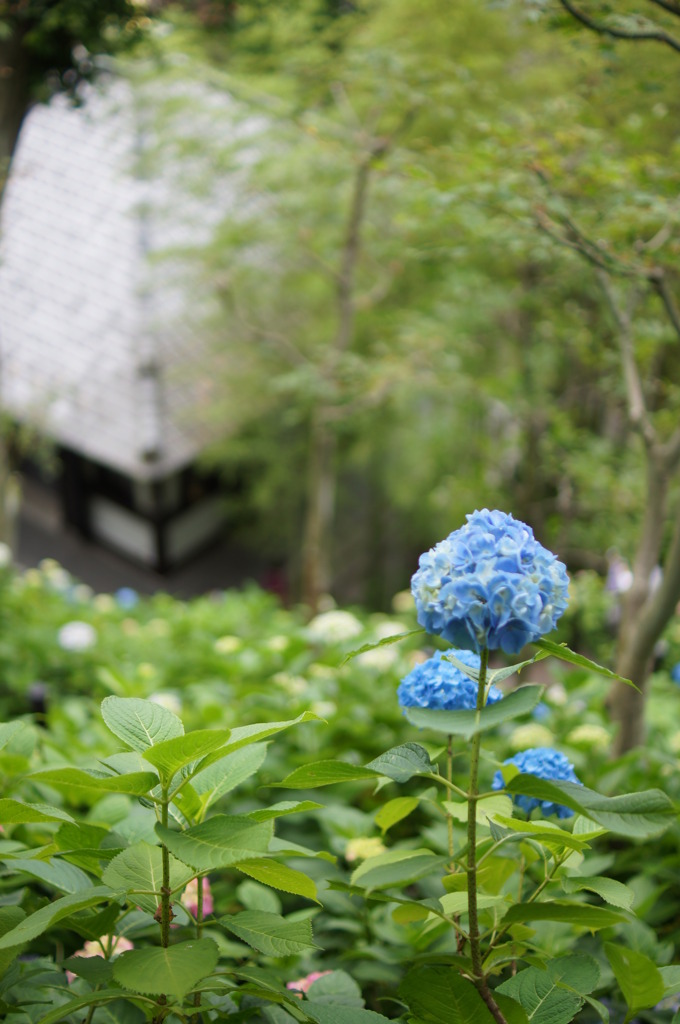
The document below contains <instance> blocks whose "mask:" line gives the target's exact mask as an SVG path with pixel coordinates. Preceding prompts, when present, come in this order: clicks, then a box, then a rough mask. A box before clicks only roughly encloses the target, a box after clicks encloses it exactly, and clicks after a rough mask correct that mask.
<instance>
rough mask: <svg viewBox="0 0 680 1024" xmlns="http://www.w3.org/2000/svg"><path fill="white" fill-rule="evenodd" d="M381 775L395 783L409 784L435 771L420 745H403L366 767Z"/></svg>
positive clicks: (388, 751)
mask: <svg viewBox="0 0 680 1024" xmlns="http://www.w3.org/2000/svg"><path fill="white" fill-rule="evenodd" d="M365 767H366V768H370V769H372V771H374V772H377V773H378V774H379V775H386V776H387V778H388V779H392V780H393V781H394V782H408V780H409V779H412V778H413V776H414V775H422V774H424V773H425V774H427V773H429V772H432V771H434V765H433V764H432V763H431V762H430V755H429V754H428V752H427V751H426V750H425V748H424V747H421V746H420V745H419V744H418V743H402V744H401V745H400V746H398V747H392V749H391V750H387V751H386V752H385V753H384V754H381V755H380V757H376V758H375V759H374V760H373V761H369V763H368V764H367V765H366V766H365Z"/></svg>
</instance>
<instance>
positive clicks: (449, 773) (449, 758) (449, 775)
mask: <svg viewBox="0 0 680 1024" xmlns="http://www.w3.org/2000/svg"><path fill="white" fill-rule="evenodd" d="M446 781H447V782H448V784H449V786H451V787H452V786H453V736H451V734H450V733H449V738H448V741H447V744H446ZM446 828H447V832H448V840H449V871H450V872H451V873H452V874H453V872H454V871H455V870H456V865H455V863H454V858H453V853H454V850H453V815H452V814H451V812H450V811H447V813H446Z"/></svg>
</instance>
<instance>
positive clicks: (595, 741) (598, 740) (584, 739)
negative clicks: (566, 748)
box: [567, 722, 611, 749]
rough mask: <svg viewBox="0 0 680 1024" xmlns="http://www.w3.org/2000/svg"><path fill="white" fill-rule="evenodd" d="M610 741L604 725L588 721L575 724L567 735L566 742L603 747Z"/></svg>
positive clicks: (577, 745) (579, 745) (582, 745)
mask: <svg viewBox="0 0 680 1024" xmlns="http://www.w3.org/2000/svg"><path fill="white" fill-rule="evenodd" d="M610 742H611V737H610V735H609V733H608V732H607V730H606V729H605V728H604V726H602V725H595V724H594V723H593V724H591V723H589V722H584V723H583V725H577V726H576V728H575V729H572V730H571V732H570V733H569V735H568V736H567V743H572V744H573V745H574V746H576V747H593V748H599V749H603V748H605V747H608V746H609V744H610Z"/></svg>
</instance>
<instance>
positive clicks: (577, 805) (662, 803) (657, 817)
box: [505, 772, 674, 838]
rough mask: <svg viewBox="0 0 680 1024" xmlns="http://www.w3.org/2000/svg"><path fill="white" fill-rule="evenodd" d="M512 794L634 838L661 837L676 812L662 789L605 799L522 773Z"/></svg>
mask: <svg viewBox="0 0 680 1024" xmlns="http://www.w3.org/2000/svg"><path fill="white" fill-rule="evenodd" d="M505 788H506V790H507V792H508V793H523V794H525V795H526V796H533V797H537V798H538V799H539V800H549V801H552V802H554V803H557V804H562V805H563V806H565V807H569V808H571V810H572V811H577V812H578V813H579V814H582V815H584V817H586V818H590V819H591V820H592V821H595V822H597V824H598V825H602V826H603V827H604V828H606V829H609V831H610V832H619V833H621V834H622V835H625V836H628V837H631V838H647V837H649V836H655V835H658V834H659V833H660V832H663V831H664V829H666V828H668V826H669V825H670V824H671V815H673V814H674V809H673V805H672V803H671V801H670V800H669V799H668V797H667V796H666V794H665V793H663V792H662V791H661V790H660V789H646V790H643V791H642V792H640V793H626V794H622V795H621V796H612V797H607V796H602V795H601V794H600V793H595V792H594V791H593V790H592V789H587V788H586V787H585V786H579V785H577V784H576V783H574V782H554V781H550V782H549V781H548V780H547V779H539V778H537V777H536V776H535V775H529V774H527V773H524V772H518V773H517V775H515V776H514V777H513V778H512V779H511V780H510V781H509V782H507V783H506V786H505Z"/></svg>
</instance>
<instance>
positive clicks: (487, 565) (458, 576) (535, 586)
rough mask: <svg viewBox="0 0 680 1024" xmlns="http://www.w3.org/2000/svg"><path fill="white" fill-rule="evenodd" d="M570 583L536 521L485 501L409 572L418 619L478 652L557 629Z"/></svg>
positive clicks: (515, 646) (512, 648) (511, 646)
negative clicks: (540, 540)
mask: <svg viewBox="0 0 680 1024" xmlns="http://www.w3.org/2000/svg"><path fill="white" fill-rule="evenodd" d="M568 586H569V578H568V576H567V570H566V567H565V566H564V565H563V564H562V562H560V561H558V559H557V557H556V556H555V555H553V554H552V553H551V552H550V551H548V550H547V549H546V548H544V547H543V545H542V544H539V543H538V541H537V540H536V539H535V537H534V534H533V531H532V529H531V527H529V526H526V525H525V524H524V523H520V522H519V521H518V520H516V519H513V517H512V516H511V515H509V514H508V513H506V512H498V511H493V512H490V511H489V510H488V509H482V511H481V512H479V511H478V512H473V513H472V514H471V515H469V516H468V517H467V523H466V525H465V526H462V527H461V528H460V529H459V530H454V532H453V533H451V534H450V535H449V536H448V537H447V538H446V540H443V541H441V542H440V543H439V544H437V545H435V547H433V548H432V549H431V550H430V551H426V552H425V554H423V555H421V556H420V562H419V567H418V570H417V572H416V573H415V574H414V576H413V578H412V580H411V590H412V592H413V597H414V599H415V603H416V611H417V613H418V622H419V623H420V625H421V626H424V627H425V629H426V630H427V631H428V633H435V634H438V635H439V636H442V637H444V639H445V640H448V641H449V642H450V643H451V644H453V645H454V646H455V647H459V648H463V649H465V650H468V651H476V652H477V653H479V652H480V651H481V650H482V648H484V647H486V648H488V649H489V650H492V651H495V650H498V649H500V650H503V651H505V652H506V654H517V653H518V652H519V651H521V649H522V648H523V647H524V646H525V644H528V643H531V642H532V641H534V640H538V639H540V637H542V636H545V634H546V633H550V632H552V630H553V629H554V628H555V626H556V625H557V620H558V619H559V618H560V616H561V615H562V613H563V612H564V610H565V608H566V607H567V589H568Z"/></svg>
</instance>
